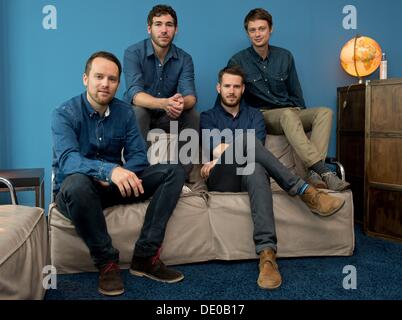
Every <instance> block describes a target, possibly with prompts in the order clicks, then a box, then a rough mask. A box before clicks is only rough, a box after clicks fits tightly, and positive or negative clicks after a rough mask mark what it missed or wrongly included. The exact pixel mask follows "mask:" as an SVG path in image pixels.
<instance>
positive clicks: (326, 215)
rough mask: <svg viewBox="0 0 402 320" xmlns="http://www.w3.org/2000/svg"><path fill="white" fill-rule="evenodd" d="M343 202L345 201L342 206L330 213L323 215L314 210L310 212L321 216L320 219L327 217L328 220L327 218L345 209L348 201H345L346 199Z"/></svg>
mask: <svg viewBox="0 0 402 320" xmlns="http://www.w3.org/2000/svg"><path fill="white" fill-rule="evenodd" d="M342 200H343V201H342V204H341V205H340V206H339V207H338V208H336V209H334V210H333V211H331V212H329V213H324V214H323V213H322V212H319V211H317V210H312V209H310V210H311V212H313V213H315V214H317V215H319V216H320V217H325V218H326V217H329V216H332V215H333V214H335V213H337V212H338V211H339V210H341V209H342V208H343V206H344V205H345V202H346V201H345V199H342Z"/></svg>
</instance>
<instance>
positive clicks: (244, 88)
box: [241, 83, 246, 95]
mask: <svg viewBox="0 0 402 320" xmlns="http://www.w3.org/2000/svg"><path fill="white" fill-rule="evenodd" d="M244 90H246V85H245V84H244V83H243V88H242V89H241V95H243V93H244Z"/></svg>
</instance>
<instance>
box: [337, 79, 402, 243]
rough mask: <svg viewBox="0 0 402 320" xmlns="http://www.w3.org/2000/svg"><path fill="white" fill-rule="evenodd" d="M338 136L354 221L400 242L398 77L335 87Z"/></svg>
mask: <svg viewBox="0 0 402 320" xmlns="http://www.w3.org/2000/svg"><path fill="white" fill-rule="evenodd" d="M348 89H349V90H348ZM345 101H346V106H345ZM337 138H338V139H337V152H338V158H339V160H340V161H341V162H342V163H343V164H344V166H345V171H346V176H347V179H348V181H350V182H351V183H352V185H353V186H352V191H353V193H354V204H355V216H356V220H357V221H362V220H363V222H364V230H365V232H366V233H367V234H370V235H375V236H380V237H384V238H391V239H396V240H400V241H402V79H389V80H375V81H371V82H368V83H367V84H366V85H356V86H352V87H350V88H348V87H346V88H338V130H337Z"/></svg>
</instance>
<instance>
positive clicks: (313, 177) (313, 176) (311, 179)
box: [306, 170, 327, 189]
mask: <svg viewBox="0 0 402 320" xmlns="http://www.w3.org/2000/svg"><path fill="white" fill-rule="evenodd" d="M306 182H307V183H308V184H309V185H312V186H313V187H315V188H317V189H327V184H326V183H325V182H324V181H323V180H322V178H321V177H320V175H319V174H318V173H317V172H315V171H313V170H309V172H308V174H307V177H306Z"/></svg>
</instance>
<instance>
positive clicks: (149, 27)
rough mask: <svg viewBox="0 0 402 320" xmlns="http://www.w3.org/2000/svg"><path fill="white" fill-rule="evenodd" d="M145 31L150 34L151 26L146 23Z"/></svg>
mask: <svg viewBox="0 0 402 320" xmlns="http://www.w3.org/2000/svg"><path fill="white" fill-rule="evenodd" d="M147 31H148V34H151V26H150V25H149V24H148V25H147Z"/></svg>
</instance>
